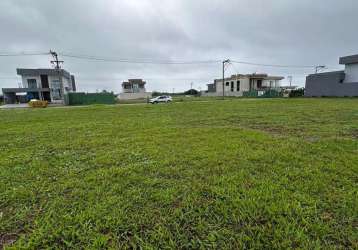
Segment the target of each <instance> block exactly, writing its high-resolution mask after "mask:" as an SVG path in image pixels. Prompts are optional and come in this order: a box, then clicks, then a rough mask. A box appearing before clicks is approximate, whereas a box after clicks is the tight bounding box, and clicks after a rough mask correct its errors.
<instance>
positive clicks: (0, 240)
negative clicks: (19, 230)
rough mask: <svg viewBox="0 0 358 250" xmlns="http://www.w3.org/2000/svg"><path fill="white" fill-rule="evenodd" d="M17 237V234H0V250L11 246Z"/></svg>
mask: <svg viewBox="0 0 358 250" xmlns="http://www.w3.org/2000/svg"><path fill="white" fill-rule="evenodd" d="M18 237H19V236H18V235H17V234H11V233H8V234H7V233H5V234H0V249H5V246H9V245H11V244H13V243H14V242H15V241H16V240H17V238H18Z"/></svg>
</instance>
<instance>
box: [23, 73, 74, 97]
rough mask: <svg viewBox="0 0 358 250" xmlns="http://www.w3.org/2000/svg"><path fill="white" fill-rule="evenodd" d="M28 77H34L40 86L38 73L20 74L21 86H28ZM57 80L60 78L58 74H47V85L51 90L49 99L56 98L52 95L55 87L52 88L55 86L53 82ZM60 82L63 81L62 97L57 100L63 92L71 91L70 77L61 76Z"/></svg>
mask: <svg viewBox="0 0 358 250" xmlns="http://www.w3.org/2000/svg"><path fill="white" fill-rule="evenodd" d="M28 79H36V83H37V87H38V88H42V83H41V76H40V75H34V76H28V75H26V76H22V86H23V87H24V88H28V82H27V80H28ZM59 80H60V78H59V77H58V76H53V75H49V76H48V82H49V87H50V89H51V90H52V91H51V100H56V98H54V96H53V95H54V91H56V89H54V88H55V83H56V82H58V81H59ZM62 83H63V90H62V97H61V98H57V100H62V99H63V95H64V94H67V93H68V92H72V91H73V88H72V87H73V86H72V80H71V78H67V77H65V76H62Z"/></svg>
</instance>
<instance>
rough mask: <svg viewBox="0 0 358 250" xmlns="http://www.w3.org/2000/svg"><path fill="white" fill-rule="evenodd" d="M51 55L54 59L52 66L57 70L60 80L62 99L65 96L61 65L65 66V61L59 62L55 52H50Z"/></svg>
mask: <svg viewBox="0 0 358 250" xmlns="http://www.w3.org/2000/svg"><path fill="white" fill-rule="evenodd" d="M50 54H51V55H52V57H53V61H51V64H52V65H54V66H55V69H56V70H57V74H58V80H59V81H60V97H61V98H62V96H63V95H64V88H63V82H62V75H61V64H63V63H64V61H59V60H58V54H57V53H56V52H55V51H52V50H50Z"/></svg>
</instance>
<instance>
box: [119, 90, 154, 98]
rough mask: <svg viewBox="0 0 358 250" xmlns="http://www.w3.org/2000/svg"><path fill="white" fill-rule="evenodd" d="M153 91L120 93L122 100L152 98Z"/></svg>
mask: <svg viewBox="0 0 358 250" xmlns="http://www.w3.org/2000/svg"><path fill="white" fill-rule="evenodd" d="M151 97H152V93H148V92H146V93H120V94H119V99H120V100H135V99H143V98H151Z"/></svg>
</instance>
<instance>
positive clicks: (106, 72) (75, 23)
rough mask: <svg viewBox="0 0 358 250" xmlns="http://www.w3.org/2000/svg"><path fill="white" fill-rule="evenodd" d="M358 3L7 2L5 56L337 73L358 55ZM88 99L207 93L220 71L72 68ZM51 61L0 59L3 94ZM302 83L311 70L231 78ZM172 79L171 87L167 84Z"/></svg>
mask: <svg viewBox="0 0 358 250" xmlns="http://www.w3.org/2000/svg"><path fill="white" fill-rule="evenodd" d="M357 11H358V2H357V1H356V0H341V1H336V0H316V1H311V0H226V1H222V0H211V1H207V0H195V1H190V0H166V1H162V0H161V1H159V0H122V1H116V0H101V1H88V0H87V1H85V0H75V1H70V0H63V1H58V2H56V3H55V2H53V1H48V0H36V1H28V0H2V1H1V2H0V31H1V38H0V52H19V51H48V50H49V49H55V50H57V51H59V52H70V53H76V54H87V55H97V56H101V57H113V58H131V59H157V60H208V59H225V58H231V59H237V60H242V61H252V62H258V63H269V64H295V65H297V64H302V65H316V64H327V65H332V67H331V68H332V69H335V68H339V67H340V66H339V65H338V63H337V60H338V57H339V56H343V55H349V54H354V53H358V48H357V41H358V33H357V32H355V30H356V24H357V23H358V18H357V15H356V13H357ZM63 59H64V60H65V68H66V69H68V70H69V71H71V72H73V73H74V74H76V76H77V78H78V80H77V82H78V85H79V87H80V89H81V90H88V91H93V90H96V89H104V88H105V89H109V90H114V91H116V92H118V91H120V84H121V81H122V80H125V79H127V78H131V77H142V78H146V79H148V83H149V86H148V87H149V89H151V90H171V89H172V88H175V89H177V90H184V89H187V88H188V87H189V84H190V82H194V86H196V87H199V86H201V87H202V88H204V87H205V84H206V83H209V82H210V81H211V79H213V78H215V77H216V78H218V77H220V72H221V69H220V64H217V65H143V64H123V63H108V62H89V61H82V60H78V59H74V58H63ZM49 60H50V58H49V57H46V56H39V57H16V58H8V57H0V87H5V86H16V85H17V80H16V79H10V78H9V79H7V77H16V74H15V72H16V71H15V69H16V68H17V67H48V66H49ZM237 71H239V72H240V73H251V72H267V73H270V74H279V75H283V76H287V75H293V76H294V81H295V83H297V84H300V85H302V84H303V83H304V76H305V74H307V73H311V72H312V70H310V69H308V70H307V69H278V68H266V67H258V66H247V65H235V67H231V68H230V69H229V71H228V74H231V73H236V72H237ZM166 79H170V80H166Z"/></svg>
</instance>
